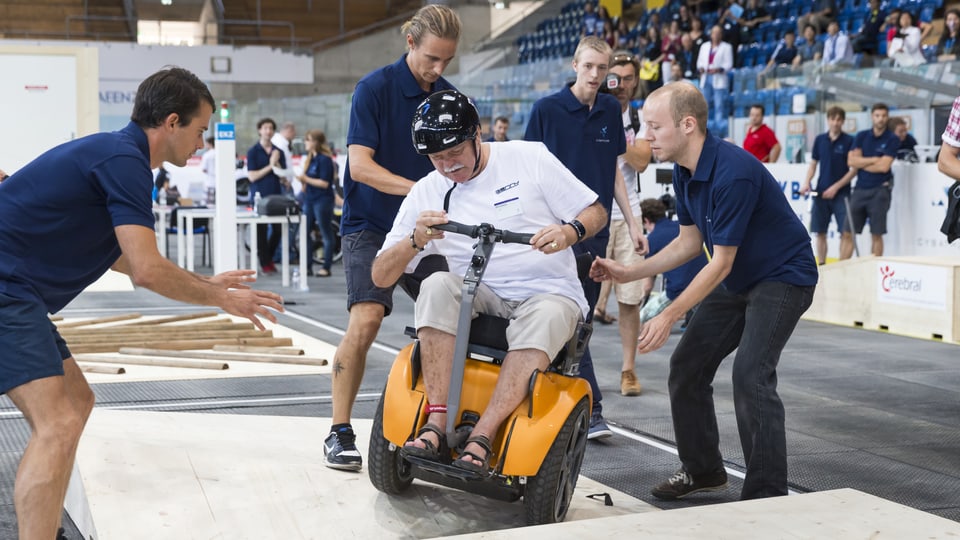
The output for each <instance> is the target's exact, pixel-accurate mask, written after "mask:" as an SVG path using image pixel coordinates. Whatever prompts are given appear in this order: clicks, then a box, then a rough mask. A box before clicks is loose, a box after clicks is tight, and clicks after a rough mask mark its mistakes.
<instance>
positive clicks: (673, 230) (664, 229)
mask: <svg viewBox="0 0 960 540" xmlns="http://www.w3.org/2000/svg"><path fill="white" fill-rule="evenodd" d="M677 236H680V224H679V223H677V222H676V221H673V220H672V219H669V218H661V219H660V220H659V221H657V223H656V225H655V226H654V228H653V231H651V232H650V234H648V235H647V242H648V243H649V244H650V251H649V252H648V253H647V258H648V259H649V258H650V257H653V256H654V255H656V254H657V253H659V252H660V250H662V249H663V248H665V247H667V244H669V243H670V242H673V240H674V238H676V237H677ZM706 265H707V256H706V255H704V254H703V250H700V255H699V256H697V257H696V258H695V259H692V260H690V261H687V262H685V263H683V264H681V265H680V266H678V267H676V268H674V269H673V270H667V271H666V272H664V273H663V279H664V280H665V281H666V283H667V298H669V299H670V300H676V299H677V297H678V296H680V293H682V292H683V290H684V289H686V288H687V286H688V285H690V282H691V281H693V278H694V277H695V276H696V275H697V274H698V273H699V272H700V270H703V267H704V266H706Z"/></svg>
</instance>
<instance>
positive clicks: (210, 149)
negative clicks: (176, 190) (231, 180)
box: [200, 137, 217, 204]
mask: <svg viewBox="0 0 960 540" xmlns="http://www.w3.org/2000/svg"><path fill="white" fill-rule="evenodd" d="M214 141H215V139H214V138H213V137H207V138H206V139H204V141H203V143H204V144H203V155H202V156H200V170H202V171H203V191H204V193H205V194H206V197H207V204H212V203H213V202H215V198H214V194H215V193H216V191H217V151H216V150H215V149H214Z"/></svg>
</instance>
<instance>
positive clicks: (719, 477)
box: [650, 469, 727, 501]
mask: <svg viewBox="0 0 960 540" xmlns="http://www.w3.org/2000/svg"><path fill="white" fill-rule="evenodd" d="M726 487H727V471H725V470H723V469H721V470H720V471H719V472H715V473H711V474H707V475H704V476H702V477H700V478H699V479H694V478H693V477H692V476H690V475H689V474H687V471H685V470H683V469H680V470H679V471H677V472H676V473H674V475H673V476H671V477H670V479H669V480H667V481H666V482H664V483H662V484H660V485H659V486H657V487H655V488H653V489H652V490H650V493H651V494H652V495H653V496H654V497H656V498H658V499H663V500H667V501H672V500H675V499H682V498H684V497H686V496H687V495H691V494H693V493H700V492H702V491H704V492H705V491H720V490H721V489H724V488H726Z"/></svg>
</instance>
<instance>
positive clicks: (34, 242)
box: [0, 123, 154, 313]
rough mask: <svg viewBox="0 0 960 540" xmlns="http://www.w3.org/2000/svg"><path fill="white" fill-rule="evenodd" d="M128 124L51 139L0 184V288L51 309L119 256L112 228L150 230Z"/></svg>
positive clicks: (146, 162) (145, 176)
mask: <svg viewBox="0 0 960 540" xmlns="http://www.w3.org/2000/svg"><path fill="white" fill-rule="evenodd" d="M152 190H153V173H151V172H150V147H149V145H148V144H147V136H146V134H145V133H144V132H143V129H141V128H140V127H139V126H137V125H136V124H133V123H130V124H128V125H127V126H126V127H125V128H123V129H122V130H120V131H115V132H113V133H98V134H95V135H89V136H87V137H83V138H80V139H76V140H73V141H70V142H67V143H64V144H61V145H60V146H57V147H55V148H53V149H51V150H49V151H47V152H45V153H44V154H42V155H40V157H38V158H37V159H35V160H34V161H32V162H30V163H29V164H27V165H26V166H25V167H23V168H22V169H20V170H19V171H17V172H16V173H14V174H13V175H12V176H11V177H10V178H8V179H7V180H6V181H4V182H3V183H2V184H0V292H2V293H4V294H6V295H8V296H13V297H15V298H21V299H25V300H35V301H39V302H42V303H43V304H44V305H45V306H46V308H47V310H48V311H49V312H50V313H56V312H57V311H59V310H60V309H61V308H63V306H65V305H66V304H67V303H68V302H70V301H71V300H73V298H74V297H76V296H77V295H78V294H80V292H81V291H83V289H84V288H86V287H87V286H88V285H90V284H91V283H93V282H94V281H96V280H97V279H98V278H99V277H100V276H102V275H103V273H104V272H106V271H107V269H109V268H110V266H111V265H113V263H114V262H116V261H117V259H118V258H119V257H120V253H121V252H120V245H119V243H118V242H117V236H116V234H115V233H114V227H117V226H120V225H142V226H144V227H148V228H150V229H151V230H152V229H153V224H154V218H153V210H152V201H151V200H150V192H151V191H152Z"/></svg>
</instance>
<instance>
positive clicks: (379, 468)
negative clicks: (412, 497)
mask: <svg viewBox="0 0 960 540" xmlns="http://www.w3.org/2000/svg"><path fill="white" fill-rule="evenodd" d="M367 459H368V460H369V462H370V463H369V465H368V466H367V472H368V473H369V474H370V482H371V483H373V487H375V488H377V489H378V490H380V491H382V492H384V493H388V494H390V495H399V494H400V493H403V492H404V491H406V490H407V488H409V487H410V484H411V483H412V482H413V476H411V474H410V464H409V463H407V462H406V460H404V459H403V458H402V457H400V447H394V449H393V450H391V449H390V441H388V440H386V439H384V438H383V397H382V396H381V397H380V403H379V404H378V405H377V414H376V415H375V416H374V417H373V430H372V432H371V433H370V447H369V449H368V453H367Z"/></svg>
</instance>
